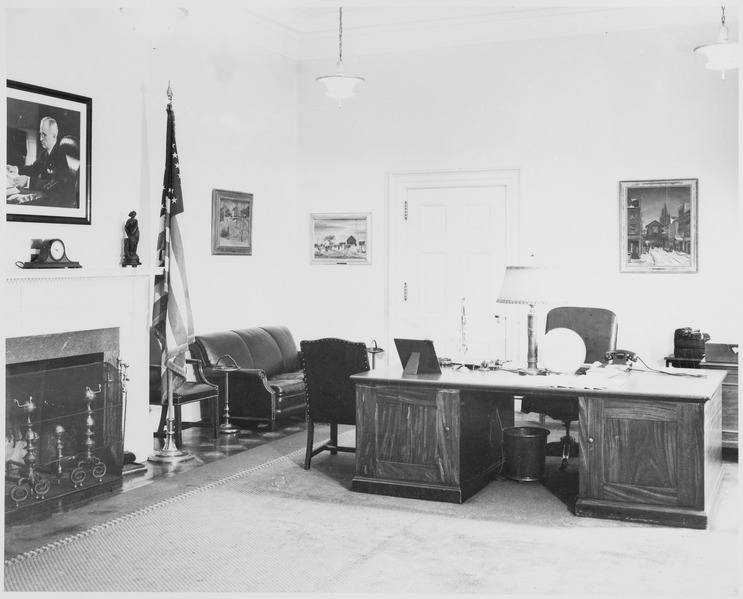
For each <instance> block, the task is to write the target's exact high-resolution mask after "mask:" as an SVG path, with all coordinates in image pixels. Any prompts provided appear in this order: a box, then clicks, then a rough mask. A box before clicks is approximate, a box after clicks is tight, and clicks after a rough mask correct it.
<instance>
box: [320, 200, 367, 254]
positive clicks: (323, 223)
mask: <svg viewBox="0 0 743 599" xmlns="http://www.w3.org/2000/svg"><path fill="white" fill-rule="evenodd" d="M310 243H311V258H310V262H311V263H312V264H371V214H369V213H353V214H310Z"/></svg>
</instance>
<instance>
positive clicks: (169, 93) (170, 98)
mask: <svg viewBox="0 0 743 599" xmlns="http://www.w3.org/2000/svg"><path fill="white" fill-rule="evenodd" d="M172 103H173V90H172V89H171V87H170V81H168V104H172Z"/></svg>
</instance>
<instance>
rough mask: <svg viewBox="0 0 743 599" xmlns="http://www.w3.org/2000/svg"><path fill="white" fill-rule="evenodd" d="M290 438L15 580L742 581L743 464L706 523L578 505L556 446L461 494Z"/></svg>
mask: <svg viewBox="0 0 743 599" xmlns="http://www.w3.org/2000/svg"><path fill="white" fill-rule="evenodd" d="M344 435H345V441H346V442H350V443H353V431H350V432H346V433H344ZM300 437H302V439H295V440H294V446H293V447H295V448H296V447H297V443H299V442H300V441H301V440H303V438H304V436H303V435H300ZM349 437H350V438H349ZM289 441H290V440H289V439H285V440H281V441H277V444H276V445H274V446H273V447H272V445H273V444H268V445H266V446H265V447H261V448H257V449H256V450H251V451H249V452H245V453H243V454H238V455H235V456H232V457H230V458H227V459H225V460H222V461H220V462H219V463H215V464H214V465H213V466H210V468H209V469H204V468H200V469H197V470H194V471H193V472H188V473H185V474H183V475H180V476H179V477H178V478H180V477H183V478H182V479H181V480H180V481H179V484H178V487H174V488H173V489H172V491H173V492H172V493H171V494H169V495H168V494H167V493H166V494H165V496H163V495H162V490H161V491H160V493H161V498H160V500H159V501H157V502H154V501H153V502H152V503H146V502H147V499H148V497H147V495H145V496H143V497H142V504H143V507H142V508H141V509H137V510H135V511H133V512H132V513H130V514H128V515H125V516H122V517H118V518H115V519H114V520H110V521H104V522H101V523H99V524H97V525H95V526H94V527H93V528H91V529H89V530H87V531H84V532H82V533H78V534H76V535H75V536H73V537H69V538H67V539H61V540H59V541H57V542H55V543H53V544H51V545H48V546H45V547H42V548H39V549H37V550H32V551H28V552H26V553H24V554H22V555H19V556H17V557H15V558H13V559H10V560H6V562H5V590H6V591H55V592H60V591H66V592H73V591H75V592H78V591H95V592H99V593H100V592H114V591H119V592H121V591H135V592H168V591H170V592H188V591H195V592H198V591H203V592H207V591H210V592H248V593H262V592H283V593H296V592H302V593H307V592H312V593H322V594H327V593H349V594H350V593H380V594H390V593H427V594H433V593H446V594H481V593H488V594H502V595H552V596H562V595H567V594H568V591H569V593H570V596H571V597H577V596H593V597H595V596H597V595H607V594H608V595H614V596H654V595H672V596H677V597H680V596H715V597H717V596H737V594H738V570H737V568H738V565H737V564H738V512H737V484H738V478H737V474H738V473H737V464H734V463H726V464H725V486H724V489H723V491H724V492H723V496H722V500H721V505H720V508H719V517H716V518H715V520H713V525H712V526H711V528H710V529H709V530H706V531H698V530H687V529H673V528H665V527H658V526H645V525H639V524H629V523H621V522H613V521H607V520H595V519H587V518H577V517H575V516H573V515H572V513H571V511H570V507H571V505H570V504H571V501H572V496H573V495H574V490H575V489H576V488H577V487H576V486H575V485H577V473H576V472H575V471H574V470H573V471H572V472H571V471H570V470H569V471H568V473H567V474H564V475H563V474H560V473H558V472H557V467H558V466H559V459H558V458H548V460H547V479H546V481H545V484H540V483H518V482H514V481H508V480H498V481H495V482H494V483H492V484H490V485H489V486H488V487H486V488H485V489H484V490H482V491H481V492H480V493H478V494H477V495H475V496H474V497H472V498H471V499H470V500H468V501H467V502H465V503H464V504H462V505H456V504H447V503H439V502H429V501H420V500H411V499H401V498H394V497H384V496H377V495H368V494H361V493H354V492H352V491H350V484H351V479H352V477H353V474H354V456H353V455H351V454H339V455H337V456H330V455H328V454H327V453H323V454H321V455H319V456H317V457H316V458H314V459H313V466H312V469H311V470H310V471H305V470H304V469H303V468H302V467H301V463H302V460H303V451H302V449H301V445H300V446H299V448H298V449H297V450H296V451H294V450H293V451H291V452H288V453H287V454H282V452H283V451H284V450H285V449H286V448H288V447H290V445H289V444H288V442H289ZM282 443H283V445H282ZM200 471H201V472H200ZM557 477H561V478H557ZM140 491H141V492H143V493H146V491H147V490H146V489H141V490H135V491H132V493H138V492H140ZM176 491H177V492H176ZM103 509H105V506H104V508H103Z"/></svg>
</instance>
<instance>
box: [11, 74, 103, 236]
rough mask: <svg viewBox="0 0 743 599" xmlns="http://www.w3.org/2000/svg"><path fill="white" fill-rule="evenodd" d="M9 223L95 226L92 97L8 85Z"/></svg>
mask: <svg viewBox="0 0 743 599" xmlns="http://www.w3.org/2000/svg"><path fill="white" fill-rule="evenodd" d="M6 96H7V110H8V114H7V160H6V167H5V170H6V177H5V179H6V183H5V202H6V214H7V219H8V220H9V221H26V222H46V223H66V224H79V225H89V224H90V222H91V214H90V213H91V193H90V181H91V139H92V128H91V125H92V122H93V121H92V106H93V101H92V99H91V98H86V97H84V96H78V95H75V94H71V93H67V92H61V91H56V90H52V89H47V88H44V87H39V86H37V85H31V84H28V83H19V82H18V81H11V80H7V87H6Z"/></svg>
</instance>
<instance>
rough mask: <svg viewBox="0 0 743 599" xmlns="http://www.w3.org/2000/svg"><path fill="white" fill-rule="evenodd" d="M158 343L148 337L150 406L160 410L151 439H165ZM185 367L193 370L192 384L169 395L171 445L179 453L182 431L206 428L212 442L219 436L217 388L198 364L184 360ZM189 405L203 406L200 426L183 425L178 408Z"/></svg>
mask: <svg viewBox="0 0 743 599" xmlns="http://www.w3.org/2000/svg"><path fill="white" fill-rule="evenodd" d="M160 352H161V350H160V342H159V341H158V340H157V337H155V335H154V334H152V333H150V405H151V406H162V409H161V410H160V422H159V424H158V425H157V431H156V432H155V433H154V436H155V437H165V435H166V434H167V431H166V426H167V418H168V404H167V402H166V403H163V402H162V385H161V379H160ZM186 363H187V364H190V365H191V366H192V367H193V369H194V375H195V380H193V381H190V380H187V381H186V382H185V383H183V384H182V385H181V386H180V387H178V389H176V390H175V391H174V392H173V433H174V434H173V441H174V442H175V445H176V447H178V448H179V449H180V447H181V445H182V441H183V438H182V431H183V429H184V428H189V427H191V426H202V427H209V428H211V429H212V435H213V436H214V438H215V439H216V438H217V437H218V436H219V387H218V386H217V385H212V384H211V383H210V382H209V381H207V380H206V377H205V376H204V372H203V369H202V366H201V362H200V361H199V360H195V359H192V358H187V359H186ZM193 402H199V404H201V402H206V406H207V409H206V410H204V409H203V408H202V409H201V415H202V418H203V417H204V416H207V417H208V420H202V421H200V422H183V420H182V419H181V406H184V405H186V404H189V403H193Z"/></svg>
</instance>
